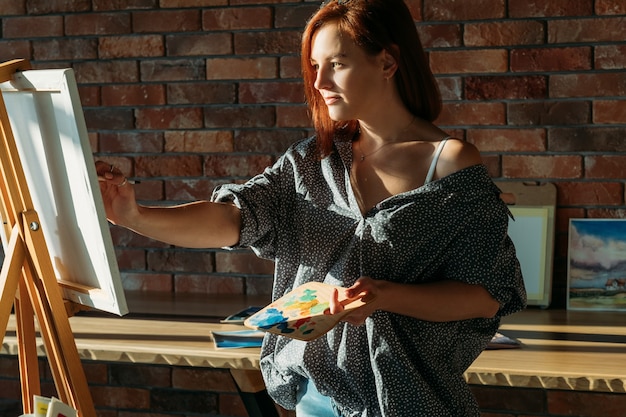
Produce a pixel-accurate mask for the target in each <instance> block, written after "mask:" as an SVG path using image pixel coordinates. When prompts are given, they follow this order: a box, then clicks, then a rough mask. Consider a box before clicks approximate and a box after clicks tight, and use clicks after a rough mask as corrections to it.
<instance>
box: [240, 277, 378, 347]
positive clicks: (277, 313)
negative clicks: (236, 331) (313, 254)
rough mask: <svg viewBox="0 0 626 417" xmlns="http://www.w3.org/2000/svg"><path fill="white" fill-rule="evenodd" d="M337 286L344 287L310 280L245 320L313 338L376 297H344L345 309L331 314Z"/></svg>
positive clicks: (268, 329)
mask: <svg viewBox="0 0 626 417" xmlns="http://www.w3.org/2000/svg"><path fill="white" fill-rule="evenodd" d="M334 289H339V290H342V289H344V288H342V287H339V286H334V285H330V284H324V283H321V282H307V283H306V284H303V285H301V286H299V287H297V288H295V289H294V290H293V291H291V292H289V293H288V294H286V295H284V296H283V297H281V298H279V299H278V300H276V301H274V302H273V303H271V304H269V305H267V306H266V307H264V308H263V309H262V310H260V311H259V312H257V313H255V314H253V315H252V316H250V317H249V318H248V319H246V321H245V322H244V324H245V325H246V326H248V327H250V328H253V329H257V330H262V331H266V332H271V333H275V334H278V335H281V336H287V337H290V338H293V339H299V340H305V341H308V340H313V339H316V338H318V337H320V336H322V335H323V334H324V333H326V332H328V331H329V330H330V329H332V328H333V327H335V325H337V323H339V321H340V320H341V318H342V317H344V316H345V315H346V314H348V313H350V312H351V311H353V310H354V309H356V308H359V307H362V306H364V305H365V304H367V303H368V302H371V301H372V299H373V297H368V299H367V301H364V300H363V299H361V298H359V299H355V300H346V301H343V302H342V304H344V308H345V309H344V311H342V312H341V313H338V314H332V315H331V314H330V313H329V308H330V299H331V297H332V291H333V290H334Z"/></svg>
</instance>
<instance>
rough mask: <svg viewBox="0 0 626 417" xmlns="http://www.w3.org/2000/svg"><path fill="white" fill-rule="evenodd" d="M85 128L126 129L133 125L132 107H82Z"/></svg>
mask: <svg viewBox="0 0 626 417" xmlns="http://www.w3.org/2000/svg"><path fill="white" fill-rule="evenodd" d="M84 114H85V123H86V124H87V129H91V130H97V129H106V130H128V129H133V128H134V127H135V121H134V119H133V111H132V109H123V108H113V107H112V108H103V107H100V108H98V109H97V110H96V109H93V108H91V109H84Z"/></svg>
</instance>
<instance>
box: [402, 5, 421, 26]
mask: <svg viewBox="0 0 626 417" xmlns="http://www.w3.org/2000/svg"><path fill="white" fill-rule="evenodd" d="M404 2H405V3H406V5H407V7H408V8H409V11H410V12H411V16H413V20H415V21H417V22H420V21H422V20H423V18H422V14H423V13H422V0H404Z"/></svg>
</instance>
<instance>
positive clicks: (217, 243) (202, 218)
mask: <svg viewBox="0 0 626 417" xmlns="http://www.w3.org/2000/svg"><path fill="white" fill-rule="evenodd" d="M96 171H97V173H98V179H99V183H100V190H101V193H102V199H103V202H104V208H105V211H106V214H107V218H108V219H109V221H110V222H111V223H113V224H116V225H119V226H123V227H126V228H128V229H130V230H133V231H134V232H136V233H139V234H141V235H143V236H147V237H150V238H152V239H155V240H159V241H161V242H165V243H169V244H171V245H176V246H181V247H188V248H219V247H224V246H233V245H235V244H237V243H238V242H239V232H240V229H241V216H240V212H239V209H238V208H237V207H235V206H234V205H232V204H226V203H213V202H209V201H197V202H193V203H187V204H181V205H176V206H171V207H147V206H141V205H139V204H137V201H136V199H135V192H134V189H133V187H132V185H131V184H130V183H128V182H126V181H125V178H124V176H123V174H121V173H120V172H119V170H117V169H115V168H113V169H112V168H111V165H109V164H107V163H104V162H97V163H96Z"/></svg>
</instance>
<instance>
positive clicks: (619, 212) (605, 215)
mask: <svg viewBox="0 0 626 417" xmlns="http://www.w3.org/2000/svg"><path fill="white" fill-rule="evenodd" d="M625 198H626V197H625ZM586 213H587V216H585V215H581V216H578V217H589V218H590V219H626V210H625V209H623V208H598V209H594V208H590V209H587V210H586Z"/></svg>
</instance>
